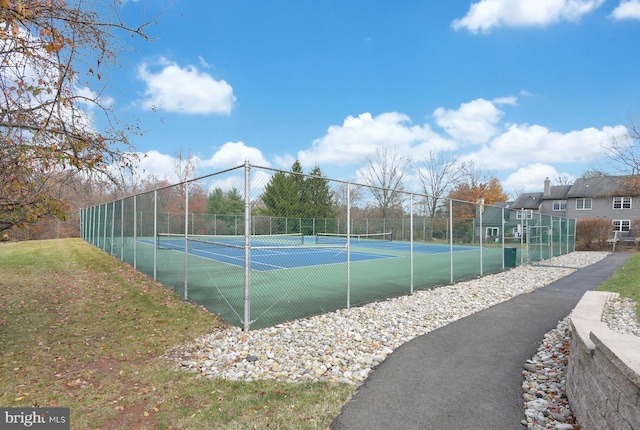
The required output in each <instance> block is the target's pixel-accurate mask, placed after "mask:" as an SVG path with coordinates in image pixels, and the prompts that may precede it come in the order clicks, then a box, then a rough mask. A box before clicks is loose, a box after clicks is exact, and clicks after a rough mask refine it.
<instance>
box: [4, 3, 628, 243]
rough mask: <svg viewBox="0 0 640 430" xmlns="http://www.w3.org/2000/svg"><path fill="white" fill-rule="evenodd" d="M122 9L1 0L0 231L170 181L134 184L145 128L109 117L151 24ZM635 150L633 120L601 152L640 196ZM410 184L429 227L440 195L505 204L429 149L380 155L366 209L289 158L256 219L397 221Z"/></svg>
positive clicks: (222, 199) (232, 200) (177, 198)
mask: <svg viewBox="0 0 640 430" xmlns="http://www.w3.org/2000/svg"><path fill="white" fill-rule="evenodd" d="M120 6H121V4H120V1H119V0H105V1H102V2H68V1H65V0H20V1H15V0H3V1H1V2H0V21H1V22H2V25H0V41H1V42H2V43H0V58H1V59H0V89H1V90H2V91H0V155H1V156H0V233H3V232H5V233H6V232H7V231H13V232H14V233H16V232H17V234H18V233H19V232H24V231H26V232H31V233H32V232H34V230H33V227H34V226H35V227H40V228H41V229H53V228H55V229H56V231H57V234H60V223H59V222H58V224H57V225H56V226H47V223H51V220H54V221H55V220H57V221H65V220H69V221H70V223H69V225H72V226H75V227H74V228H75V229H77V226H78V220H77V218H75V217H77V208H78V207H88V206H91V205H94V204H98V203H103V202H106V201H111V200H113V199H116V198H120V197H122V196H125V195H131V194H135V193H138V192H141V191H145V190H150V189H154V188H159V187H165V186H167V185H169V184H168V180H167V179H166V178H157V177H153V176H150V177H145V178H142V179H138V180H131V178H135V172H136V169H137V166H138V161H139V160H138V157H137V155H136V152H135V151H134V148H133V145H132V144H131V139H132V137H134V136H136V135H139V134H141V130H140V128H139V126H138V125H137V124H136V123H135V120H133V121H129V120H125V119H123V118H121V117H119V116H118V115H116V112H115V107H114V105H113V104H112V103H110V102H109V101H108V100H105V99H104V98H103V96H102V95H103V94H105V93H107V89H108V85H109V73H110V69H111V67H113V66H117V65H118V64H119V59H120V58H121V54H122V53H124V52H126V51H127V50H128V49H129V46H128V45H127V44H126V43H124V42H123V41H124V40H126V39H127V38H125V37H124V36H133V37H136V38H139V39H142V40H146V39H148V37H147V35H146V33H145V30H146V29H147V28H148V26H149V25H151V24H152V23H153V21H154V19H155V18H154V19H151V20H147V21H142V22H136V23H127V22H124V21H122V19H121V18H120V14H119V13H118V8H119V7H120ZM88 112H91V114H88ZM639 143H640V129H639V128H638V127H636V125H635V124H634V123H633V121H632V122H631V126H630V127H629V129H628V133H627V134H626V135H625V136H620V138H617V139H614V140H613V141H612V142H610V144H608V145H605V148H604V149H605V153H606V154H607V155H608V156H609V158H610V160H611V161H613V171H617V172H618V173H617V174H628V175H629V178H630V179H629V181H628V186H629V187H630V188H631V192H638V190H640V186H639V185H638V184H639V183H640V181H638V180H637V178H638V177H640V175H639V173H640V155H639V154H640V145H639ZM176 160H177V161H176V163H177V165H176V172H177V174H178V176H179V177H180V178H181V180H186V179H188V178H190V177H192V175H193V172H194V171H195V167H194V165H193V164H192V163H190V159H189V157H187V158H182V157H181V156H179V157H177V158H176ZM594 172H597V173H598V174H606V172H603V171H598V170H594ZM587 174H592V172H588V173H587ZM409 177H411V178H412V179H413V180H412V182H413V183H414V184H415V183H418V184H419V185H418V188H420V190H419V192H420V194H421V195H422V197H421V199H422V200H421V202H420V204H421V205H422V206H423V208H424V210H423V214H424V215H425V216H426V217H428V218H431V219H435V218H436V217H437V216H438V214H439V211H442V207H443V206H442V202H443V199H454V200H460V201H466V202H472V203H475V202H478V201H480V199H482V201H483V202H484V203H485V204H493V203H496V202H501V201H506V200H507V195H506V194H505V193H504V191H503V189H502V184H501V183H500V181H499V180H498V179H497V178H495V176H494V175H493V174H492V173H491V172H486V171H483V170H482V169H481V168H480V166H478V165H476V164H475V163H473V162H469V161H464V160H462V159H460V158H458V157H456V156H455V155H452V154H451V153H448V152H436V151H428V152H427V153H426V154H424V155H423V156H422V157H421V158H420V159H417V160H412V159H411V158H410V157H408V156H407V155H406V154H401V153H398V152H397V151H396V150H394V149H393V148H389V147H381V148H378V149H377V150H376V152H375V155H374V156H372V157H370V158H369V159H367V165H366V167H364V168H362V169H361V170H360V172H359V181H362V182H363V184H364V185H366V186H367V189H368V190H369V191H370V193H369V194H370V196H369V197H370V198H371V199H373V201H374V202H375V204H371V203H370V202H369V203H367V204H361V203H362V202H363V201H365V200H366V198H365V197H364V194H365V191H364V188H363V187H358V186H351V187H350V188H349V189H347V187H346V185H345V184H344V183H339V184H337V185H336V186H335V187H334V188H331V187H330V186H329V182H328V179H327V178H326V177H325V176H324V174H323V172H322V171H321V169H320V167H319V166H314V167H313V168H312V169H311V170H310V171H309V172H308V173H304V172H303V167H302V166H301V165H300V163H299V162H298V161H296V162H295V163H294V164H293V166H292V167H291V171H290V172H277V173H275V174H274V175H273V176H272V177H271V179H270V181H269V183H268V184H267V185H266V187H265V190H264V193H263V194H262V195H261V196H260V198H259V199H258V201H256V202H253V206H252V211H253V213H254V214H262V215H269V216H274V217H288V216H296V217H301V218H333V217H336V216H342V215H344V210H345V207H346V201H347V200H348V201H350V202H352V203H353V214H352V215H353V216H355V217H364V216H378V217H381V218H387V217H399V216H402V215H403V214H404V208H405V205H406V198H407V196H408V194H407V193H406V192H405V191H406V184H407V181H408V179H409ZM128 181H130V182H128ZM189 192H190V193H191V195H192V196H193V198H192V200H191V204H190V211H201V212H203V213H220V214H225V213H227V214H229V213H233V212H242V211H243V204H244V202H243V199H242V195H241V193H240V192H239V191H238V190H237V189H230V190H227V189H224V190H223V189H222V188H216V189H214V190H212V191H207V190H204V189H202V188H199V187H198V186H197V185H195V186H194V187H193V188H192V189H191V190H190V191H189ZM347 192H348V193H350V194H349V195H347ZM181 193H182V194H183V193H184V191H181V190H180V189H178V188H176V189H175V190H172V191H171V193H169V192H167V195H166V196H165V197H166V200H167V201H166V203H165V205H166V208H167V210H172V211H173V210H176V211H180V210H184V208H183V207H182V205H183V203H182V202H184V198H183V197H184V195H181ZM173 194H175V195H173ZM461 207H462V206H461ZM457 215H460V216H461V217H467V218H468V217H473V216H474V214H473V213H460V214H457ZM65 228H66V226H65ZM63 234H73V233H72V232H71V233H63ZM31 237H34V238H37V237H38V236H37V235H33V236H31ZM49 237H50V236H49Z"/></svg>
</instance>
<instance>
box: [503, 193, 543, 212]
mask: <svg viewBox="0 0 640 430" xmlns="http://www.w3.org/2000/svg"><path fill="white" fill-rule="evenodd" d="M540 204H542V193H541V192H540V193H522V194H520V195H519V196H518V198H517V199H516V200H515V201H514V202H513V204H512V205H511V207H510V209H539V208H540Z"/></svg>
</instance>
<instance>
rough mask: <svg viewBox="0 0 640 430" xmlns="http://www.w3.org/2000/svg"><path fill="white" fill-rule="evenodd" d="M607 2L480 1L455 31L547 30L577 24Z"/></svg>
mask: <svg viewBox="0 0 640 430" xmlns="http://www.w3.org/2000/svg"><path fill="white" fill-rule="evenodd" d="M603 3H604V0H480V1H479V2H476V3H473V4H472V5H471V8H470V9H469V11H468V12H467V14H466V15H465V16H464V17H463V18H461V19H455V20H454V21H453V22H452V23H451V26H452V27H453V28H454V29H455V30H460V29H467V30H468V31H469V32H471V33H474V34H475V33H478V32H487V31H489V29H491V28H493V27H544V26H546V25H549V24H552V23H555V22H558V21H578V20H580V18H581V17H582V16H583V15H585V14H587V13H589V12H591V11H592V10H595V9H597V8H598V7H600V6H601V5H602V4H603Z"/></svg>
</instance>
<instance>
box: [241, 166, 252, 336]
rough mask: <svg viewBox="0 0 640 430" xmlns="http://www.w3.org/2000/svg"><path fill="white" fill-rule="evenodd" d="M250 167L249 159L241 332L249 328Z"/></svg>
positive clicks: (246, 167) (245, 191)
mask: <svg viewBox="0 0 640 430" xmlns="http://www.w3.org/2000/svg"><path fill="white" fill-rule="evenodd" d="M250 181H251V165H250V164H249V159H246V160H245V162H244V321H243V330H244V331H249V328H250V326H251V297H250V295H249V294H250V277H249V275H250V272H251V270H250V269H251V226H250V223H251V198H250V197H251V195H250V194H251V182H250Z"/></svg>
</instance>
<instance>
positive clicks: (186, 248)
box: [184, 181, 189, 300]
mask: <svg viewBox="0 0 640 430" xmlns="http://www.w3.org/2000/svg"><path fill="white" fill-rule="evenodd" d="M188 288H189V181H186V182H185V183H184V299H185V300H186V299H188V298H189V293H188V291H187V290H188Z"/></svg>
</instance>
